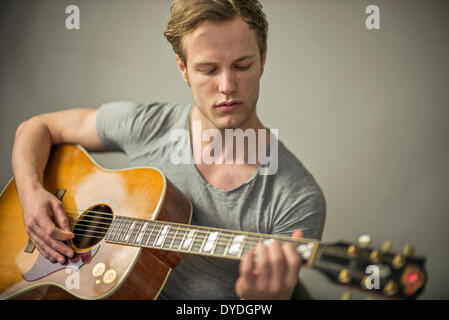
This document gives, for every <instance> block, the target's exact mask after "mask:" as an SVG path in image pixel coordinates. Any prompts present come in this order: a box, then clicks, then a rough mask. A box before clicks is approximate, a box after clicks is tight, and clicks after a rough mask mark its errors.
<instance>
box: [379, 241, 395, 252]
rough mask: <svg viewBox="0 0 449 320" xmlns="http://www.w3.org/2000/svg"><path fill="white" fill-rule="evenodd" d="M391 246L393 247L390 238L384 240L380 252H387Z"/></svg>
mask: <svg viewBox="0 0 449 320" xmlns="http://www.w3.org/2000/svg"><path fill="white" fill-rule="evenodd" d="M392 247H393V243H392V242H391V241H390V240H388V241H385V242H384V243H383V244H382V252H384V253H388V252H390V251H391V248H392Z"/></svg>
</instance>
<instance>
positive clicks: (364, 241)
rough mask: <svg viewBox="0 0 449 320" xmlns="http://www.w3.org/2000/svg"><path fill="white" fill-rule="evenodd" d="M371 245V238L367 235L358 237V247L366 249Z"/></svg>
mask: <svg viewBox="0 0 449 320" xmlns="http://www.w3.org/2000/svg"><path fill="white" fill-rule="evenodd" d="M370 243H371V237H370V236H369V235H367V234H364V235H361V236H360V237H359V245H360V247H362V248H367V247H368V246H369V245H370Z"/></svg>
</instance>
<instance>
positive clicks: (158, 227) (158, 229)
mask: <svg viewBox="0 0 449 320" xmlns="http://www.w3.org/2000/svg"><path fill="white" fill-rule="evenodd" d="M153 231H154V232H157V234H156V235H153V233H152V234H151V236H150V239H149V242H150V243H151V244H150V247H152V248H154V247H156V240H157V239H158V237H159V234H160V233H161V231H162V226H161V225H155V226H154V230H153Z"/></svg>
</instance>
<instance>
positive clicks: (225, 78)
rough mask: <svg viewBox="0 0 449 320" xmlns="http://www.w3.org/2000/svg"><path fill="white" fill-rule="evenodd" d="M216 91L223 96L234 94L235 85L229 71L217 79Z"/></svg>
mask: <svg viewBox="0 0 449 320" xmlns="http://www.w3.org/2000/svg"><path fill="white" fill-rule="evenodd" d="M218 90H219V91H220V93H222V94H224V95H230V94H232V93H234V92H235V90H236V84H235V79H234V75H233V74H232V72H231V71H223V72H222V74H221V75H220V78H219V84H218Z"/></svg>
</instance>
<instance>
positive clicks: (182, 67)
mask: <svg viewBox="0 0 449 320" xmlns="http://www.w3.org/2000/svg"><path fill="white" fill-rule="evenodd" d="M176 63H177V64H178V69H179V71H180V72H181V75H182V78H183V79H184V81H185V83H187V84H188V85H189V86H190V82H189V76H188V75H187V66H186V65H185V64H184V62H183V61H182V60H181V58H180V57H179V56H178V55H176Z"/></svg>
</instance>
